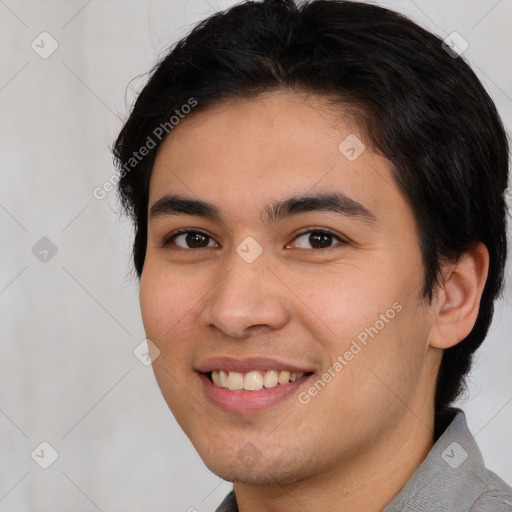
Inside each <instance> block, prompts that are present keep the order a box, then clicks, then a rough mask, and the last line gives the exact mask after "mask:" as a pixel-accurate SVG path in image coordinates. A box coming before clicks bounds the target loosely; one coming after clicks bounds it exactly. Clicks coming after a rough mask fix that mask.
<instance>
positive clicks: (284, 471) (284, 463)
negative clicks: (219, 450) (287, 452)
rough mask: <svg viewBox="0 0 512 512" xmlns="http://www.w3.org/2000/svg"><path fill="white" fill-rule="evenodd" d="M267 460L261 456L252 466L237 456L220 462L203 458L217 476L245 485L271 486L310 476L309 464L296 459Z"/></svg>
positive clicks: (296, 481)
mask: <svg viewBox="0 0 512 512" xmlns="http://www.w3.org/2000/svg"><path fill="white" fill-rule="evenodd" d="M279 459H280V460H269V459H267V458H264V457H262V458H261V460H259V461H258V462H256V463H255V464H254V465H252V466H247V465H246V464H244V463H243V462H242V461H241V460H240V459H239V458H238V457H234V458H231V460H229V459H227V458H224V460H223V461H222V462H220V463H219V461H212V460H205V458H203V462H204V463H205V465H206V466H207V467H208V469H209V470H210V471H211V472H212V473H215V474H216V475H217V476H219V477H220V478H222V479H223V480H226V481H228V482H233V483H243V484H247V485H258V486H272V485H290V484H295V483H298V482H300V481H301V480H303V479H305V478H308V477H310V476H312V473H313V471H312V468H311V466H309V468H308V466H305V467H304V466H303V464H301V463H299V462H298V461H296V460H283V459H282V457H279Z"/></svg>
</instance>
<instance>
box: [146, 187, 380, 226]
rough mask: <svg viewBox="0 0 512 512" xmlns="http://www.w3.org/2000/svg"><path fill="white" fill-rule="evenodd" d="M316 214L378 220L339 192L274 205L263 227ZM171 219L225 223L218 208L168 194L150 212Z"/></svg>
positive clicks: (268, 209)
mask: <svg viewBox="0 0 512 512" xmlns="http://www.w3.org/2000/svg"><path fill="white" fill-rule="evenodd" d="M315 211H327V212H333V213H337V214H340V215H343V216H346V217H353V218H356V219H357V220H361V221H363V222H369V223H374V222H375V221H376V220H377V218H376V216H375V215H374V214H373V213H372V212H370V211H369V210H368V209H367V208H366V207H365V206H363V205H362V204H361V203H360V202H359V201H357V200H355V199H352V198H351V197H348V196H347V195H345V194H343V193H340V192H336V193H323V194H315V195H311V194H306V195H299V196H293V197H289V198H287V199H284V200H281V201H275V202H273V203H271V204H270V205H267V206H266V207H265V208H264V210H263V213H262V215H261V220H262V222H263V223H265V224H267V225H271V224H274V223H277V222H279V221H280V220H282V219H284V218H287V217H290V216H292V215H297V214H299V213H307V212H315ZM169 215H196V216H198V217H204V218H206V219H210V220H215V221H220V222H222V221H223V219H222V215H221V212H220V210H219V209H218V208H217V207H216V206H215V205H213V204H211V203H207V202H205V201H201V200H198V199H191V198H187V197H183V196H180V195H174V194H168V195H165V196H163V197H162V198H160V199H158V200H157V201H156V202H155V203H154V204H153V205H152V206H151V209H150V211H149V219H150V220H154V219H156V218H158V217H163V216H169Z"/></svg>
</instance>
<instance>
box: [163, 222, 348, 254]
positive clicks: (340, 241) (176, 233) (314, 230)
mask: <svg viewBox="0 0 512 512" xmlns="http://www.w3.org/2000/svg"><path fill="white" fill-rule="evenodd" d="M190 233H197V234H200V235H203V236H205V237H207V238H210V239H211V240H214V239H213V237H211V236H210V235H208V234H207V233H205V232H204V231H201V230H200V229H186V228H184V229H178V230H176V231H174V232H173V233H172V234H171V235H169V236H168V237H166V238H165V240H164V241H163V244H162V247H168V246H169V245H170V244H171V242H172V241H173V240H174V239H176V238H177V237H178V236H180V235H183V234H190ZM308 233H310V234H311V233H322V234H326V235H331V236H332V237H333V238H334V239H336V240H337V241H338V244H335V245H332V246H330V247H325V248H321V249H315V248H312V249H303V248H299V249H302V250H307V251H317V252H318V251H327V250H329V249H334V248H335V247H337V246H338V245H341V246H343V245H346V244H347V243H348V242H347V241H346V240H344V239H343V238H342V237H341V236H340V235H338V234H337V233H335V232H334V231H331V230H330V229H327V228H320V227H309V228H305V229H303V230H301V231H299V232H298V233H296V234H295V236H294V238H293V240H292V242H293V241H294V240H296V239H297V238H298V237H300V236H302V235H305V234H308ZM215 243H217V242H215ZM290 243H291V242H290ZM290 243H288V244H286V245H287V246H288V245H290ZM178 248H179V249H182V250H184V251H194V250H196V251H197V250H200V249H207V247H201V248H200V249H193V248H187V249H185V248H183V247H178Z"/></svg>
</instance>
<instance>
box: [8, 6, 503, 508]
mask: <svg viewBox="0 0 512 512" xmlns="http://www.w3.org/2000/svg"><path fill="white" fill-rule="evenodd" d="M233 3H234V2H228V1H221V0H209V3H208V2H207V1H206V0H190V1H185V0H167V1H157V0H146V1H120V0H92V1H87V0H68V1H64V0H62V1H47V0H44V1H43V0H37V1H36V0H0V48H1V52H2V53H1V59H0V109H1V113H0V120H1V124H0V144H1V160H0V162H1V163H0V173H1V175H0V180H1V181H0V183H1V185H0V233H1V239H0V240H1V243H0V254H1V265H0V308H1V309H0V310H1V329H0V337H1V359H0V365H1V368H0V510H1V511H16V512H23V511H37V510H39V511H42V510H45V511H49V510H52V511H54V512H60V511H69V510H74V511H84V512H85V511H97V510H102V511H104V512H107V511H126V512H129V511H150V510H151V511H152V512H158V511H187V510H189V509H191V507H194V508H195V509H196V510H198V511H200V512H202V511H209V510H214V508H215V506H216V504H218V503H219V501H220V500H221V499H222V497H223V496H224V495H225V494H226V493H227V492H228V491H229V489H230V487H231V485H230V484H229V483H227V482H223V481H222V480H220V479H219V478H218V477H216V476H215V475H212V474H211V473H210V472H209V471H208V470H207V469H206V468H205V467H204V466H203V464H202V462H201V461H200V459H199V457H198V456H197V454H196V453H195V451H194V449H193V448H192V446H191V444H190V442H189V441H188V439H187V438H186V437H185V436H184V435H183V434H182V433H181V431H180V429H179V428H178V427H177V425H176V423H175V421H174V419H173V417H172V416H171V414H170V412H169V411H168V409H167V406H166V404H165V402H164V400H163V399H162V397H161V394H160V391H159V389H158V387H157V385H156V383H155V380H154V377H153V373H152V371H151V369H150V368H149V367H145V366H143V365H142V364H141V363H140V362H139V360H138V359H136V358H135V356H134V355H133V353H132V351H133V350H134V348H135V347H136V346H137V345H138V344H139V343H140V342H141V341H142V340H143V339H144V332H143V329H142V324H141V320H140V314H139V309H138V299H137V284H136V281H135V280H134V279H131V278H130V276H129V272H130V261H129V258H130V250H131V246H130V236H131V228H130V225H129V223H128V222H127V221H126V219H122V218H120V217H119V215H118V210H119V208H118V205H117V203H116V199H115V195H114V194H113V193H111V194H109V196H108V197H107V198H106V199H105V200H102V201H99V200H96V199H95V198H94V197H93V195H92V191H93V189H94V188H95V187H97V186H101V185H102V184H103V183H104V182H105V181H106V180H107V179H108V178H109V177H110V176H111V175H112V173H113V172H114V170H113V167H112V158H111V155H110V153H109V147H110V146H111V144H112V141H113V140H114V138H115V136H116V134H117V132H118V130H119V129H120V127H121V124H122V121H121V119H123V118H124V117H125V115H126V112H127V108H128V107H129V105H130V104H131V102H132V101H133V98H134V94H135V91H137V90H140V88H141V87H142V85H143V84H144V80H145V77H144V76H141V77H139V78H138V79H137V80H135V81H134V82H132V83H131V84H130V86H129V87H128V89H127V85H128V84H129V83H130V81H131V80H132V79H133V78H134V77H136V76H139V75H141V74H143V73H145V72H146V71H148V70H149V69H150V67H151V66H152V65H153V64H154V62H156V60H157V58H158V57H159V56H160V55H161V54H162V52H163V51H164V50H165V49H166V48H167V46H168V45H169V44H170V43H171V42H173V41H175V40H176V39H177V38H179V37H181V36H183V35H185V33H186V32H187V31H188V30H189V28H190V27H191V26H192V24H193V23H194V22H196V21H197V20H199V19H200V18H202V17H204V16H205V15H206V14H208V13H212V12H213V11H214V10H217V9H219V8H224V7H227V6H229V5H232V4H233ZM378 3H380V4H383V5H388V6H391V7H394V8H396V9H398V10H401V11H404V12H406V13H407V14H409V15H410V16H412V17H413V18H414V19H415V20H417V21H419V22H420V23H422V24H423V25H425V26H427V27H430V28H431V29H433V30H434V31H435V32H437V33H438V34H440V35H442V36H443V37H445V36H446V35H448V34H450V33H451V32H452V31H457V32H459V33H460V34H461V35H462V36H463V37H464V38H465V39H466V40H467V41H468V42H469V49H468V50H467V51H466V53H465V56H466V57H467V58H468V59H469V61H470V62H471V63H472V64H473V66H474V69H475V70H476V71H477V73H478V75H479V76H480V77H481V79H482V80H483V82H484V83H485V85H486V86H487V88H488V90H489V92H490V94H491V95H492V97H493V98H494V100H495V102H496V104H497V105H498V108H499V110H500V112H501V114H502V117H503V119H504V121H505V123H506V124H507V126H512V124H511V120H512V70H511V50H510V49H511V48H512V35H511V34H512V31H511V21H512V1H511V0H501V1H496V0H451V1H450V2H446V1H444V0H436V1H421V2H420V1H419V0H416V1H412V0H396V1H394V0H393V1H386V2H378ZM43 31H47V32H49V33H50V34H51V36H52V37H53V38H54V39H55V40H56V41H57V42H58V45H59V46H58V49H57V50H56V51H55V52H54V53H53V54H52V55H51V56H50V57H48V58H47V59H42V58H41V57H40V56H39V55H38V53H36V52H35V51H34V50H33V49H32V48H31V42H32V41H33V40H36V42H37V41H39V45H40V46H41V43H40V38H38V36H39V34H40V33H41V32H43ZM45 47H46V48H47V49H48V47H49V46H48V40H46V43H45ZM42 237H48V238H49V239H50V240H51V241H52V243H53V244H55V246H56V247H57V250H58V252H57V253H56V255H55V256H53V257H52V258H51V259H50V258H49V256H50V255H51V253H49V255H48V259H49V261H47V262H46V263H45V262H42V261H40V260H39V259H38V258H37V257H36V256H35V255H34V254H33V252H32V248H33V246H34V245H35V244H36V243H37V242H38V241H39V240H40V239H41V238H42ZM43 255H44V253H43V254H41V255H40V256H41V257H42V256H43ZM509 274H510V270H509ZM510 299H511V288H510V281H509V282H508V285H507V288H506V290H505V297H504V299H502V300H501V301H500V302H499V303H498V306H497V312H496V317H495V320H494V323H493V326H492V329H491V334H490V336H489V338H488V340H487V341H486V343H485V344H484V346H483V348H482V349H481V350H480V351H479V353H478V358H477V361H476V365H475V369H474V371H473V372H472V374H471V385H470V389H469V393H468V397H469V398H468V400H466V401H465V403H464V404H463V407H464V409H465V410H466V412H467V416H468V420H469V425H470V427H471V429H472V431H473V432H474V433H475V434H476V436H477V437H476V438H477V441H478V443H479V445H480V447H481V449H482V451H483V453H484V457H485V459H486V462H487V465H488V466H489V467H490V468H491V469H493V470H494V471H496V472H497V473H498V474H499V475H500V476H502V478H504V479H505V480H506V481H508V482H509V483H512V440H511V436H510V432H511V426H512V403H511V402H512V372H511V370H510V368H511V361H512V344H511V341H510V334H509V333H510V331H511V323H512V322H511V318H512V315H511V312H512V309H511V305H510ZM42 441H47V442H49V443H50V444H51V445H52V446H53V447H54V448H55V449H56V450H57V452H58V454H59V456H58V459H57V460H56V461H55V462H54V463H53V464H52V465H51V466H50V467H49V468H48V469H46V470H45V469H42V468H40V467H39V466H38V465H37V464H36V462H34V460H33V459H32V458H31V452H32V451H33V450H34V449H36V447H38V446H39V444H40V443H41V442H42ZM36 453H39V455H40V458H39V460H40V461H41V460H43V458H44V457H48V456H49V455H48V454H49V452H48V450H46V453H45V454H44V456H43V455H41V451H40V449H39V451H36Z"/></svg>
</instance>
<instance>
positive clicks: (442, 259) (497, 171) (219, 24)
mask: <svg viewBox="0 0 512 512" xmlns="http://www.w3.org/2000/svg"><path fill="white" fill-rule="evenodd" d="M114 151H115V155H116V158H117V163H118V165H119V168H120V172H121V179H120V182H119V190H120V194H121V198H122V200H123V204H124V206H125V208H126V210H127V212H128V213H130V214H131V215H132V217H133V219H134V222H135V227H136V236H135V242H134V262H135V268H136V271H137V273H138V275H139V277H140V303H141V310H142V317H143V322H144V327H145V330H146V334H147V337H148V339H149V340H151V341H150V343H149V344H150V348H151V349H152V350H153V351H154V354H155V359H154V363H153V368H154V372H155V376H156V379H157V381H158V384H159V386H160V388H161V390H162V393H163V396H164V398H165V399H166V401H167V403H168V405H169V407H170V409H171V410H172V412H173V414H174V416H175V417H176V419H177V421H178V423H179V424H180V426H181V427H182V428H183V430H184V432H185V433H186V434H187V436H188V437H189V438H190V439H191V441H192V443H193V444H194V446H195V448H196V449H197V451H198V453H199V455H200V456H201V457H202V459H203V461H204V462H205V464H206V465H207V466H208V467H209V468H210V469H211V470H212V471H213V472H214V473H216V474H217V475H219V476H220V477H222V478H224V479H226V480H229V481H231V482H234V492H233V493H231V494H230V495H229V496H228V497H227V498H226V500H225V502H224V503H223V504H222V505H221V507H220V508H219V509H218V510H219V511H235V510H240V511H241V512H252V511H274V510H308V511H309V510H311V511H313V510H322V511H352V512H354V511H365V512H374V511H375V512H376V511H381V510H385V511H386V512H390V511H403V510H411V511H450V512H452V511H454V510H456V511H491V510H492V511H510V510H512V490H511V488H510V487H508V486H507V484H505V483H504V482H503V481H502V480H501V479H500V478H499V477H498V476H496V475H495V474H494V473H492V472H490V471H489V470H487V469H486V468H485V466H484V464H483V461H482V459H481V455H480V452H479V450H478V448H477V446H476V444H475V442H474V439H473V437H472V435H471V433H470V432H469V430H468V429H467V426H466V423H465V418H464V414H463V413H462V411H458V410H455V409H452V408H451V407H450V405H451V404H452V403H453V401H454V400H455V398H456V397H457V396H458V394H459V392H460V390H461V388H462V385H463V379H464V376H465V375H466V373H467V371H468V369H469V367H470V363H471V357H472V354H473V352H474V351H475V350H476V349H477V348H478V346H479V345H480V344H481V343H482V341H483V339H484V338H485V335H486V333H487V330H488V327H489V324H490V322H491V318H492V314H493V301H494V299H495V298H496V296H497V294H498V292H499V290H500V287H501V283H502V279H503V268H504V263H505V258H506V207H505V202H504V193H505V190H506V187H507V171H508V146H507V140H506V136H505V133H504V130H503V127H502V124H501V121H500V119H499V116H498V114H497V113H496V110H495V107H494V105H493V103H492V101H491V100H490V98H489V96H488V95H487V93H486V92H485V90H484V89H483V87H482V85H481V84H480V82H479V81H478V79H477V78H476V76H475V75H474V73H473V72H472V71H471V70H470V68H469V67H468V66H467V64H466V63H465V62H464V61H463V59H462V58H461V57H460V55H459V54H458V53H457V48H456V47H454V45H450V44H444V43H443V42H442V41H441V40H440V39H438V38H437V37H436V36H434V35H432V34H430V33H429V32H427V31H425V30H423V29H422V28H420V27H418V26H417V25H416V24H414V23H413V22H411V21H410V20H408V19H406V18H404V17H402V16H400V15H399V14H396V13H394V12H391V11H388V10H386V9H383V8H380V7H377V6H374V5H369V4H364V3H356V2H350V1H322V0H318V1H311V2H306V3H303V4H301V5H300V6H297V5H295V4H294V3H293V2H292V1H291V0H274V1H270V0H267V1H264V2H261V3H260V2H246V3H244V4H240V5H238V6H235V7H233V8H232V9H230V10H228V11H226V12H224V13H218V14H216V15H214V16H212V17H211V18H210V19H209V20H207V21H205V22H203V23H201V24H200V25H199V26H198V27H196V28H195V29H194V30H193V31H192V32H191V34H190V35H189V36H188V37H187V38H185V39H184V40H182V41H180V42H179V43H178V44H177V45H176V46H175V47H174V48H173V49H172V51H170V53H169V54H168V55H167V56H166V57H165V58H164V59H163V60H162V61H161V62H160V63H159V64H158V66H157V67H156V68H155V70H154V72H153V73H152V75H151V77H150V80H149V82H148V84H147V85H146V87H145V88H144V90H143V91H142V92H141V94H140V95H139V97H138V99H137V101H136V103H135V105H134V108H133V110H132V112H131V114H130V117H129V119H128V121H127V122H126V124H125V126H124V127H123V129H122V131H121V133H120V135H119V138H118V140H117V142H116V144H115V148H114ZM156 355H159V357H156Z"/></svg>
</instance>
